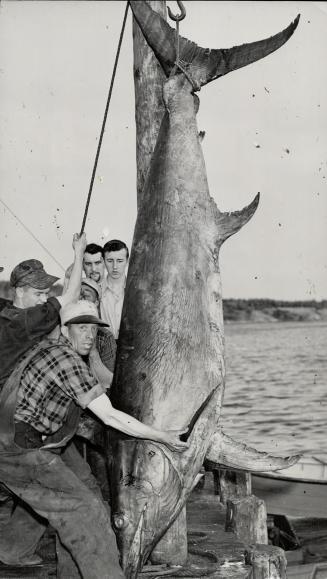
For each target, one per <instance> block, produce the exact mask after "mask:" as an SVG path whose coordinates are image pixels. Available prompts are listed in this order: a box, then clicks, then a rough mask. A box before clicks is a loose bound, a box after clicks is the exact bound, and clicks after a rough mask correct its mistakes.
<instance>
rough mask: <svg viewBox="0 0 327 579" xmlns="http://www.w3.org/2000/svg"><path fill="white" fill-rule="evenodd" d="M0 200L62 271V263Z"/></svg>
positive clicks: (63, 269)
mask: <svg viewBox="0 0 327 579" xmlns="http://www.w3.org/2000/svg"><path fill="white" fill-rule="evenodd" d="M0 201H1V203H2V205H4V206H5V208H6V209H7V210H8V211H9V213H11V215H12V216H13V217H14V218H15V219H16V220H17V221H18V223H20V224H21V225H22V227H24V229H25V230H26V231H27V232H28V233H29V234H30V235H31V236H32V237H33V239H35V241H36V242H37V243H38V244H39V245H41V247H42V249H44V251H45V252H46V253H47V254H48V255H49V256H50V257H51V258H52V259H53V261H55V262H56V264H57V265H59V267H60V269H62V271H65V268H64V267H63V265H61V263H59V261H58V260H57V259H56V258H55V257H54V256H53V255H52V253H50V251H49V250H48V249H47V248H46V247H45V246H44V245H43V243H41V241H40V240H39V239H38V238H37V237H35V235H34V233H32V231H31V230H30V229H28V227H26V225H25V224H24V223H23V222H22V221H21V219H19V217H17V215H15V213H14V212H13V211H11V209H10V207H8V205H7V204H6V203H5V202H4V201H2V199H0Z"/></svg>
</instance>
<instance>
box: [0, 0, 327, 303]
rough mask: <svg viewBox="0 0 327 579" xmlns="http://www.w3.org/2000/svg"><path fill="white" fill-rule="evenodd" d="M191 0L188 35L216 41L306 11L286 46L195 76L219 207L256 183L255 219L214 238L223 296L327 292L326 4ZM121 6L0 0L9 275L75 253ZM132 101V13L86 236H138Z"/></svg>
mask: <svg viewBox="0 0 327 579" xmlns="http://www.w3.org/2000/svg"><path fill="white" fill-rule="evenodd" d="M167 4H168V5H170V6H171V8H172V10H173V12H176V11H177V10H178V8H177V5H176V3H175V2H170V1H169V2H167ZM184 4H185V8H186V12H187V14H186V18H185V20H183V21H182V22H181V24H180V31H181V34H182V35H183V36H186V37H188V38H190V39H191V40H193V41H195V42H197V44H199V45H201V46H203V47H210V48H228V47H231V46H234V45H238V44H242V43H245V42H252V41H255V40H260V39H263V38H266V37H269V36H271V35H273V34H276V33H277V32H279V31H280V30H282V29H284V28H285V27H286V26H287V25H288V24H289V23H290V22H291V21H292V20H293V19H294V18H295V17H296V15H297V14H298V13H301V19H300V23H299V26H298V28H297V30H296V31H295V33H294V35H293V37H292V38H291V39H290V40H289V41H288V42H287V43H286V44H285V45H284V46H283V47H282V48H280V49H279V50H278V51H277V52H275V53H273V54H272V55H270V56H268V57H266V58H265V59H263V60H261V61H259V62H257V63H255V64H252V65H250V66H248V67H245V68H243V69H240V70H237V71H235V72H233V73H231V74H229V75H227V76H225V77H222V78H221V79H218V80H216V81H215V82H212V83H210V84H209V85H207V86H205V87H203V88H202V90H201V92H200V93H198V94H199V97H200V110H199V113H198V126H199V130H204V131H205V133H206V136H205V139H204V141H203V151H204V157H205V161H206V167H207V175H208V181H209V188H210V194H211V195H212V197H213V198H214V199H215V201H216V203H217V205H218V207H219V209H220V210H222V211H234V210H238V209H241V208H242V207H244V206H245V205H247V204H248V203H249V202H250V201H251V200H252V199H253V197H254V196H255V195H256V193H257V192H258V191H260V193H261V200H260V205H259V208H258V210H257V212H256V214H255V215H254V217H253V218H252V220H251V222H250V223H249V224H247V225H246V226H245V227H244V228H243V229H242V230H241V232H239V233H238V234H237V235H234V236H233V237H232V238H231V239H229V240H227V241H226V243H225V244H224V246H223V248H222V250H221V256H220V265H221V274H222V284H223V296H224V297H225V298H272V299H281V300H306V299H316V300H320V299H327V244H326V237H327V235H326V231H327V195H326V193H327V190H326V188H327V185H326V181H327V67H326V57H327V34H326V32H327V6H326V3H324V2H275V1H274V2H267V1H265V2H246V1H245V2H243V1H242V2H233V1H228V2H224V1H217V2H215V1H209V2H206V1H204V0H201V1H195V0H191V1H190V0H189V1H187V0H186V1H185V2H184ZM124 10H125V2H124V1H100V2H98V1H96V0H92V1H88V0H86V1H78V0H76V1H69V0H64V1H62V0H51V1H35V0H34V1H25V0H23V1H15V0H10V1H8V0H2V1H1V4H0V147H1V155H0V183H1V191H0V240H1V251H0V260H1V262H0V265H2V266H4V267H5V271H4V272H3V273H2V274H1V276H2V279H8V278H9V275H10V271H11V270H12V268H13V267H14V266H15V265H16V264H17V263H18V262H20V261H22V260H24V259H29V258H37V259H40V260H41V261H42V262H43V263H44V265H45V267H46V269H47V270H48V271H49V272H50V273H52V274H54V275H58V276H62V275H63V270H64V269H65V268H66V267H67V266H68V265H69V264H70V263H71V262H72V258H73V251H72V247H71V241H72V236H73V233H74V232H78V231H79V230H80V227H81V223H82V218H83V213H84V206H85V202H86V198H87V192H88V188H89V183H90V178H91V173H92V167H93V162H94V158H95V153H96V148H97V142H98V138H99V134H100V129H101V123H102V118H103V113H104V108H105V103H106V98H107V94H108V89H109V83H110V78H111V73H112V68H113V63H114V58H115V53H116V48H117V43H118V37H119V33H120V29H121V24H122V19H123V14H124ZM171 24H172V25H174V24H173V23H171ZM134 106H135V105H134V86H133V46H132V17H131V13H130V12H129V16H128V21H127V26H126V30H125V35H124V39H123V45H122V51H121V56H120V59H119V64H118V70H117V76H116V80H115V85H114V90H113V96H112V100H111V105H110V110H109V116H108V121H107V126H106V132H105V136H104V140H103V144H102V149H101V153H100V159H99V165H98V170H97V175H96V179H95V184H94V189H93V196H92V199H91V204H90V209H89V216H88V220H87V223H86V233H87V239H88V242H95V243H101V244H103V243H104V242H105V241H107V240H108V239H112V238H118V239H123V240H124V241H126V242H127V244H128V245H129V246H130V245H131V243H132V238H133V229H134V224H135V219H136V165H135V154H136V153H135V122H134ZM13 214H14V215H15V216H16V217H14V216H13ZM22 223H23V224H24V226H25V228H27V229H29V230H30V232H31V233H29V232H28V231H27V230H26V229H25V228H24V227H23V225H22ZM33 236H34V237H33ZM35 238H36V239H38V240H39V242H40V243H41V244H42V245H43V246H44V247H45V248H46V249H47V251H48V252H49V253H50V255H51V256H53V257H51V256H50V255H49V254H48V253H47V252H46V251H45V249H43V248H42V246H41V245H39V243H38V242H37V241H36V239H35ZM172 259H173V256H172ZM59 264H60V265H59Z"/></svg>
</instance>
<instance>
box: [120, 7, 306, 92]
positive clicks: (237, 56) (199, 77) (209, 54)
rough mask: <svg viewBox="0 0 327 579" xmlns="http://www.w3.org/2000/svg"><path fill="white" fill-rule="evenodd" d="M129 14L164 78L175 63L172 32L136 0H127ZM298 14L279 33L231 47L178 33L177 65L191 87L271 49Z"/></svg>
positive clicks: (286, 34) (283, 37)
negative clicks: (205, 44) (206, 44)
mask: <svg viewBox="0 0 327 579" xmlns="http://www.w3.org/2000/svg"><path fill="white" fill-rule="evenodd" d="M130 5H131V8H132V11H133V15H134V17H135V19H136V21H137V23H138V25H139V26H140V28H141V30H142V32H143V35H144V37H145V39H146V41H147V43H148V44H149V46H150V47H151V48H152V50H153V52H154V54H155V55H156V57H157V59H158V61H159V62H160V64H161V66H162V68H163V70H164V72H165V74H166V76H167V77H168V76H169V75H170V73H171V72H172V70H173V68H174V67H175V64H176V34H175V30H174V29H173V28H172V27H171V26H169V24H168V23H167V22H166V20H165V19H164V18H162V16H160V15H159V14H158V13H157V12H155V11H154V10H152V8H151V7H150V6H149V5H148V4H146V2H141V1H140V0H130ZM299 18H300V15H298V16H297V17H296V18H295V20H294V21H293V22H292V23H291V24H290V25H289V26H288V27H287V28H285V30H282V32H279V33H278V34H275V35H274V36H271V37H270V38H265V39H264V40H258V41H256V42H251V43H249V44H242V45H240V46H234V47H233V48H222V49H210V48H201V46H198V45H197V44H195V42H192V41H191V40H188V39H187V38H183V37H182V36H180V41H179V45H180V64H181V65H182V67H183V68H184V69H185V70H186V71H187V73H188V75H189V77H190V78H191V79H192V84H193V86H194V89H195V90H200V88H201V86H203V85H205V84H207V83H208V82H211V81H212V80H215V79H216V78H218V77H220V76H223V75H225V74H227V73H229V72H232V71H233V70H236V69H238V68H242V67H243V66H247V65H248V64H251V63H253V62H256V61H257V60H260V59H261V58H264V57H265V56H268V54H271V53H272V52H274V51H275V50H278V48H280V47H281V46H282V45H283V44H285V42H287V40H288V39H289V38H290V37H291V36H292V34H293V32H294V30H295V29H296V27H297V25H298V22H299Z"/></svg>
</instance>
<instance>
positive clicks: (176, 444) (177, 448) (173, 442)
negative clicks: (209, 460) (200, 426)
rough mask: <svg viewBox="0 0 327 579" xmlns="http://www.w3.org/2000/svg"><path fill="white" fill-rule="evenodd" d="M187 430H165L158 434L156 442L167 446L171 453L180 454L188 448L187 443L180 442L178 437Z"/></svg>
mask: <svg viewBox="0 0 327 579" xmlns="http://www.w3.org/2000/svg"><path fill="white" fill-rule="evenodd" d="M187 430H188V429H187V428H186V429H185V428H184V429H183V430H166V431H162V432H161V433H160V436H159V437H158V442H162V443H163V444H164V445H165V446H167V447H168V448H169V449H170V450H172V451H173V452H182V451H183V450H186V449H187V448H188V447H189V443H188V442H182V441H181V440H180V436H182V434H185V432H187Z"/></svg>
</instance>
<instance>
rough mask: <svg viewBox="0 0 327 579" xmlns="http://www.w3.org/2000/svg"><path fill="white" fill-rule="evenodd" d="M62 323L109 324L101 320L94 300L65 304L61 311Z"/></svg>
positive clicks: (64, 324)
mask: <svg viewBox="0 0 327 579" xmlns="http://www.w3.org/2000/svg"><path fill="white" fill-rule="evenodd" d="M60 317H61V324H62V325H63V326H67V324H83V323H85V324H98V325H99V326H108V324H107V323H106V322H104V321H103V320H100V318H99V316H98V310H97V308H96V306H95V305H94V304H93V303H92V302H88V301H87V300H79V301H78V302H71V303H69V304H67V305H66V306H64V307H63V308H62V309H61V311H60Z"/></svg>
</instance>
